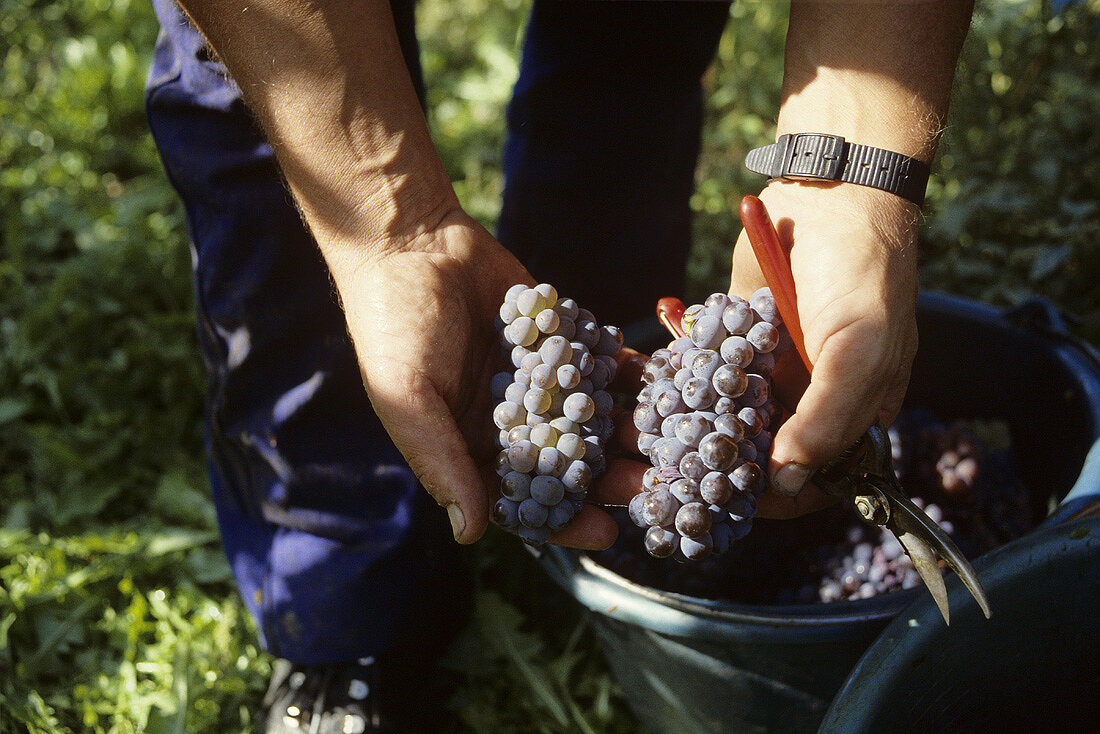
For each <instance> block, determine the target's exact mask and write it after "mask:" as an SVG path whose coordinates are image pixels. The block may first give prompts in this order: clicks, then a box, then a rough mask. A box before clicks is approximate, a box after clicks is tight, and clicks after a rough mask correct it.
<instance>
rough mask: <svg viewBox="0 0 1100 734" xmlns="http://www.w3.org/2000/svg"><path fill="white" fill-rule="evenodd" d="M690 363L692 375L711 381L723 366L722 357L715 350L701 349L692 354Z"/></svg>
mask: <svg viewBox="0 0 1100 734" xmlns="http://www.w3.org/2000/svg"><path fill="white" fill-rule="evenodd" d="M689 365H690V367H691V373H692V375H694V376H695V377H701V378H702V379H704V380H707V381H709V380H710V379H711V378H712V377H713V376H714V373H715V371H716V370H717V369H718V368H719V367H721V366H722V357H721V355H720V354H718V352H715V351H713V350H710V349H699V350H697V351H696V352H695V353H694V355H692V357H691V361H690V363H689Z"/></svg>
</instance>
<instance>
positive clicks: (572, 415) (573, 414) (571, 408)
mask: <svg viewBox="0 0 1100 734" xmlns="http://www.w3.org/2000/svg"><path fill="white" fill-rule="evenodd" d="M595 410H596V405H595V403H593V402H592V398H590V397H588V396H587V395H585V394H584V393H573V394H572V395H570V396H569V397H567V398H566V399H565V402H564V403H563V404H562V412H563V413H564V414H565V417H566V418H568V419H569V420H571V421H573V422H575V423H584V422H585V421H587V420H588V419H589V418H591V417H592V414H593V413H594V412H595Z"/></svg>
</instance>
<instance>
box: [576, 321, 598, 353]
mask: <svg viewBox="0 0 1100 734" xmlns="http://www.w3.org/2000/svg"><path fill="white" fill-rule="evenodd" d="M575 323H576V327H577V330H576V334H575V336H574V338H575V339H576V340H577V341H578V342H580V343H581V344H583V345H584V346H585V347H586V348H588V349H592V348H594V347H595V346H596V344H598V343H599V341H600V327H598V326H596V324H595V322H593V321H577V322H575Z"/></svg>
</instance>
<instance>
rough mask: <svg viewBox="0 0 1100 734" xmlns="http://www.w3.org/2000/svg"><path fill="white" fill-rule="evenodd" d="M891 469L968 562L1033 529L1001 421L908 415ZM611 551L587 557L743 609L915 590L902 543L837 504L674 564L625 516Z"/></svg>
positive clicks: (894, 434) (895, 432)
mask: <svg viewBox="0 0 1100 734" xmlns="http://www.w3.org/2000/svg"><path fill="white" fill-rule="evenodd" d="M890 433H891V440H892V444H893V446H894V448H895V455H894V468H895V472H896V473H897V474H898V476H899V478H900V480H901V482H902V485H903V487H904V488H905V490H906V492H907V493H908V494H909V495H910V496H911V497H912V498H913V501H914V503H915V504H917V505H918V506H919V507H921V508H922V509H923V510H924V511H925V512H926V513H927V514H928V515H929V516H930V517H931V518H932V519H933V520H935V521H936V522H937V523H939V524H940V526H941V527H942V528H943V529H944V530H945V531H946V532H947V534H948V535H950V536H951V538H952V540H954V541H955V543H956V545H958V547H959V548H960V550H962V551H963V553H964V554H965V555H966V556H967V558H970V559H973V558H976V557H978V556H981V555H983V554H985V553H987V552H988V551H990V550H993V549H994V548H997V547H999V546H1000V545H1003V544H1004V543H1007V542H1009V541H1011V540H1014V539H1016V538H1019V537H1021V536H1023V535H1024V534H1025V533H1027V532H1028V531H1029V530H1030V529H1031V528H1032V527H1034V522H1035V521H1034V517H1033V516H1032V510H1031V506H1030V504H1029V496H1028V492H1027V489H1026V487H1025V486H1024V485H1023V483H1022V482H1021V481H1020V479H1019V471H1018V468H1017V466H1016V463H1015V460H1014V458H1013V453H1012V450H1011V446H1010V445H1009V442H1008V429H1007V426H1005V424H1004V423H1003V422H998V421H984V422H979V421H970V422H966V423H962V422H954V423H950V424H945V423H943V422H941V421H939V420H937V419H936V417H935V416H934V415H933V414H932V413H931V412H929V411H927V410H924V409H917V410H907V411H905V412H903V414H902V415H901V416H900V417H899V419H898V420H897V422H896V423H895V424H894V426H893V427H892V428H891V429H890ZM616 519H617V521H618V522H619V527H620V531H621V535H620V538H619V540H618V541H617V542H616V543H615V545H614V546H612V547H611V548H610V549H608V550H606V551H601V552H595V553H591V554H590V555H591V556H592V558H593V559H594V560H596V561H597V562H598V563H600V564H601V565H603V566H605V567H607V568H609V569H611V570H612V571H615V572H616V573H618V574H620V575H622V576H624V577H627V578H629V579H631V580H633V581H636V582H638V583H642V584H644V585H647V586H652V587H655V588H660V589H664V590H667V591H674V592H678V593H683V594H688V595H691V596H698V597H705V598H712V599H721V600H726V601H733V602H739V603H747V604H760V605H765V604H766V605H776V604H779V605H782V604H816V603H830V602H838V601H846V600H855V599H867V598H872V597H876V596H881V595H883V594H888V593H891V592H894V591H898V590H901V589H907V588H911V587H914V586H917V585H919V584H920V576H919V574H918V573H917V571H916V570H915V569H914V568H913V565H912V561H911V560H910V558H909V556H908V555H907V554H906V553H905V551H904V549H903V548H902V546H901V544H900V543H899V542H898V541H897V539H896V538H895V537H894V536H893V535H892V534H891V533H890V532H889V531H886V530H883V529H880V528H878V527H872V526H868V525H865V524H864V523H862V522H860V521H859V520H857V519H855V518H853V517H852V515H851V513H849V512H847V511H846V510H844V509H842V508H841V507H839V506H834V507H831V508H828V509H826V510H822V511H820V512H816V513H812V514H810V515H806V516H803V517H800V518H795V519H791V520H763V519H757V520H756V522H755V527H754V528H753V531H752V533H750V534H748V535H747V536H746V537H745V538H744V539H742V540H740V541H739V542H738V543H736V544H735V545H734V546H733V547H732V548H731V549H730V550H729V551H728V552H727V553H725V554H723V555H722V556H712V557H710V558H707V559H705V560H703V561H701V562H699V563H694V564H678V563H669V562H668V561H667V560H661V559H657V558H652V557H649V556H647V555H646V554H644V553H639V552H638V550H637V548H638V544H640V543H641V542H643V540H644V533H645V531H644V530H642V529H640V528H637V527H635V525H634V523H632V522H631V520H630V518H629V517H628V516H627V515H626V513H619V514H618V515H617V516H616Z"/></svg>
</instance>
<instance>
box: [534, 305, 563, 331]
mask: <svg viewBox="0 0 1100 734" xmlns="http://www.w3.org/2000/svg"><path fill="white" fill-rule="evenodd" d="M535 326H536V327H537V328H538V330H539V331H541V332H542V333H543V334H554V333H555V332H557V330H558V327H559V326H561V317H560V316H558V314H557V313H555V312H554V310H553V309H551V308H544V309H543V310H541V311H539V312H538V314H537V315H536V316H535Z"/></svg>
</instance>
